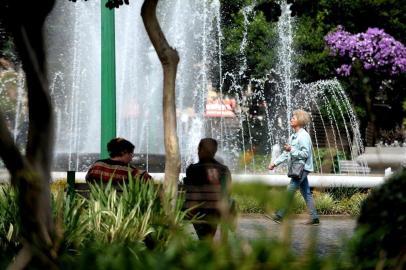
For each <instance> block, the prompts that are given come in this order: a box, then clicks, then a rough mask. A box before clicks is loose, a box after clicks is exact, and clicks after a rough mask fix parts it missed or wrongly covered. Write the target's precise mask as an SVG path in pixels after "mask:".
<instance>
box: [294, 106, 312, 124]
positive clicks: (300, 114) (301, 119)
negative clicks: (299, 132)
mask: <svg viewBox="0 0 406 270" xmlns="http://www.w3.org/2000/svg"><path fill="white" fill-rule="evenodd" d="M292 114H293V115H295V116H296V119H297V122H298V124H299V126H301V127H304V126H306V125H307V124H309V123H310V115H309V113H308V112H306V111H304V110H295V111H293V113H292Z"/></svg>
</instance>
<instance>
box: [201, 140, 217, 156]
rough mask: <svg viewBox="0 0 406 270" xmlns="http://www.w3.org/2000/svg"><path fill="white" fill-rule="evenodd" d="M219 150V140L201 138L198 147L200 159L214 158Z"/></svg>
mask: <svg viewBox="0 0 406 270" xmlns="http://www.w3.org/2000/svg"><path fill="white" fill-rule="evenodd" d="M216 152H217V141H216V140H215V139H212V138H204V139H201V140H200V143H199V147H198V155H199V159H210V158H214V155H215V154H216Z"/></svg>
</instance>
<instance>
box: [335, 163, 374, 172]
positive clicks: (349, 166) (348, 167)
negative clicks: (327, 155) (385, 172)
mask: <svg viewBox="0 0 406 270" xmlns="http://www.w3.org/2000/svg"><path fill="white" fill-rule="evenodd" d="M338 167H339V172H340V173H348V174H369V173H370V172H371V168H369V167H364V166H361V165H359V164H358V163H357V162H356V161H354V160H339V161H338Z"/></svg>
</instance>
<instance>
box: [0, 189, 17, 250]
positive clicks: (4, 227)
mask: <svg viewBox="0 0 406 270" xmlns="http://www.w3.org/2000/svg"><path fill="white" fill-rule="evenodd" d="M18 213H19V211H18V207H17V196H16V194H15V192H14V190H13V189H12V188H11V187H10V186H0V250H2V252H7V250H9V249H11V250H16V249H17V248H19V247H20V244H19V243H18V240H17V239H18V235H19V231H20V228H19V224H20V222H19V221H20V219H19V216H18Z"/></svg>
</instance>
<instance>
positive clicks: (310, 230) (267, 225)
mask: <svg viewBox="0 0 406 270" xmlns="http://www.w3.org/2000/svg"><path fill="white" fill-rule="evenodd" d="M307 218H308V216H307V215H298V216H294V217H293V218H292V219H291V220H287V221H285V222H283V223H282V224H277V223H275V222H274V221H272V220H270V219H268V218H266V217H265V216H264V215H261V214H249V215H248V214H245V215H240V217H239V219H238V222H237V230H236V233H237V234H238V236H239V237H242V238H245V239H258V238H264V237H265V238H269V239H280V240H282V239H284V235H287V237H288V240H289V237H290V240H289V241H290V242H291V243H292V250H293V251H294V252H295V253H297V254H303V253H304V252H306V250H307V249H308V248H309V246H311V245H312V244H313V245H315V247H316V253H317V254H318V255H320V256H325V255H334V254H338V253H340V252H341V250H342V248H343V246H344V245H345V242H346V239H348V238H350V237H351V236H352V235H353V233H354V228H355V225H356V220H355V218H353V217H349V216H321V217H320V225H319V226H311V225H305V224H303V223H305V222H306V221H307ZM189 231H190V233H191V234H193V235H194V236H195V237H196V239H197V235H196V234H195V232H194V229H193V227H192V226H190V228H189ZM219 237H220V235H219V230H217V234H216V238H217V239H219ZM312 241H313V242H312Z"/></svg>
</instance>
